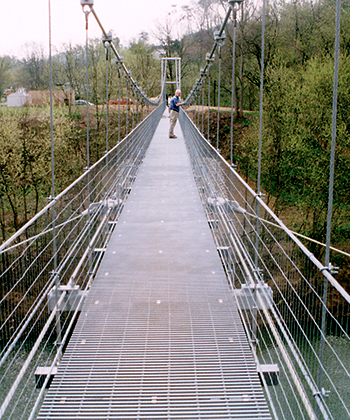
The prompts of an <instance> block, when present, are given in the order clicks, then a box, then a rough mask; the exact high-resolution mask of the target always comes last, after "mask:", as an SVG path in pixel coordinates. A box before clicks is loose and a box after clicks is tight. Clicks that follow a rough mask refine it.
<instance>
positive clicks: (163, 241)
mask: <svg viewBox="0 0 350 420" xmlns="http://www.w3.org/2000/svg"><path fill="white" fill-rule="evenodd" d="M165 115H166V114H165ZM176 130H177V135H178V137H179V138H178V139H176V140H170V139H169V138H168V135H167V133H168V119H166V118H162V120H161V121H160V124H159V126H158V128H157V131H156V133H155V136H154V138H153V140H152V142H151V145H150V147H149V150H148V151H147V155H146V158H145V160H144V163H143V165H142V166H141V168H140V170H139V173H138V176H137V180H136V181H135V184H134V186H133V188H132V190H131V193H130V196H129V198H128V200H127V202H126V205H125V208H124V210H123V212H122V215H121V217H120V219H119V222H118V224H117V226H116V228H115V230H114V232H113V235H112V238H111V241H110V243H109V245H108V248H107V251H106V253H105V256H104V258H103V261H102V264H101V267H100V269H99V271H98V273H97V277H96V279H95V281H94V283H93V285H92V288H91V290H90V292H89V295H88V297H87V300H86V302H85V304H84V306H83V309H82V312H81V315H80V318H79V321H78V324H77V326H76V329H75V331H74V333H73V336H72V338H71V340H70V343H69V345H68V347H67V350H66V352H65V354H64V357H63V360H62V362H61V364H60V366H59V369H58V373H57V374H56V376H55V378H54V381H53V382H52V384H51V387H50V390H49V391H48V393H47V394H46V397H45V401H44V404H43V406H42V408H41V410H40V414H39V416H38V418H39V419H73V418H78V419H152V420H153V419H186V420H190V419H270V418H271V417H270V414H269V411H268V407H267V404H266V401H265V398H264V394H263V391H262V387H261V385H260V381H259V377H258V374H257V372H256V366H255V364H254V360H253V357H252V354H251V351H250V347H249V345H248V342H247V339H246V336H245V333H244V330H243V327H242V324H241V321H240V318H239V315H238V311H237V309H236V306H235V303H234V300H233V298H232V295H231V293H230V290H229V287H228V284H227V281H226V278H225V274H224V272H223V268H222V265H221V262H220V259H219V256H218V253H217V250H216V248H215V244H214V241H213V238H212V235H211V232H210V228H209V226H208V222H207V220H206V217H205V214H204V211H203V207H202V204H201V202H200V198H199V194H198V192H197V188H196V185H195V182H194V179H193V175H192V171H191V167H190V162H189V157H188V155H187V151H186V147H185V144H184V141H183V137H182V135H181V133H180V126H179V125H177V127H176Z"/></svg>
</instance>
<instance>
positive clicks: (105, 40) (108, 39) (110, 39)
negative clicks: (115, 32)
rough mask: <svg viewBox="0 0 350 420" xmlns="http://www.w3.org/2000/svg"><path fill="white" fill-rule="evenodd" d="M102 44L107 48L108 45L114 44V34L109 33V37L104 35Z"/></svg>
mask: <svg viewBox="0 0 350 420" xmlns="http://www.w3.org/2000/svg"><path fill="white" fill-rule="evenodd" d="M102 42H103V44H104V45H105V46H106V43H108V44H110V43H111V42H112V32H111V31H109V32H108V34H107V36H105V35H104V34H102Z"/></svg>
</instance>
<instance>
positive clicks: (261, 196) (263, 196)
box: [254, 192, 266, 200]
mask: <svg viewBox="0 0 350 420" xmlns="http://www.w3.org/2000/svg"><path fill="white" fill-rule="evenodd" d="M257 197H260V198H261V199H262V200H265V197H266V194H265V193H262V192H259V193H257V194H256V195H255V196H254V198H257Z"/></svg>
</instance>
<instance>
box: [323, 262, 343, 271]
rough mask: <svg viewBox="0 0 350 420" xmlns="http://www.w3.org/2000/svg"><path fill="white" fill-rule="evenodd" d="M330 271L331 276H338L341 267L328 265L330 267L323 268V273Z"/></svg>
mask: <svg viewBox="0 0 350 420" xmlns="http://www.w3.org/2000/svg"><path fill="white" fill-rule="evenodd" d="M323 271H328V272H329V273H330V274H338V272H339V267H334V266H333V265H332V264H331V263H329V264H328V267H327V266H325V267H322V268H321V272H323Z"/></svg>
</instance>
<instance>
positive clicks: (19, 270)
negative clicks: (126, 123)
mask: <svg viewBox="0 0 350 420" xmlns="http://www.w3.org/2000/svg"><path fill="white" fill-rule="evenodd" d="M164 108H165V105H164V104H162V105H160V106H159V107H158V108H156V109H155V110H154V111H153V112H152V113H151V114H150V115H148V116H147V117H146V118H145V120H144V121H143V122H141V123H140V124H139V125H138V126H137V127H136V128H135V129H133V131H132V132H131V133H130V134H129V135H128V136H127V137H125V138H124V140H122V141H121V142H120V143H119V144H117V145H116V146H115V147H114V148H113V149H111V150H110V151H109V152H108V153H107V154H106V155H105V156H104V157H103V158H102V159H101V160H99V161H98V162H97V163H96V164H94V165H93V166H92V167H91V168H90V169H89V170H87V171H86V172H85V173H84V174H83V175H82V176H81V177H80V178H78V179H77V180H76V181H75V182H74V183H73V184H71V185H70V186H69V187H68V188H67V189H66V190H65V191H63V192H62V193H61V194H59V195H58V196H57V197H55V199H54V200H51V202H50V203H49V205H48V206H46V207H45V208H44V209H43V210H42V211H41V212H40V213H38V214H37V215H36V216H35V217H34V218H33V219H32V220H31V221H30V222H29V223H27V224H26V225H25V226H24V227H23V228H22V229H21V230H20V231H18V232H17V233H16V234H15V235H14V236H13V237H12V238H10V239H9V240H8V241H6V242H5V243H4V244H3V245H2V246H1V247H0V267H1V268H0V269H1V275H0V287H1V294H0V405H1V407H0V418H14V419H16V420H17V419H22V418H34V417H35V413H36V410H37V408H38V406H39V403H40V400H41V399H42V396H43V395H44V393H45V388H46V386H47V385H48V384H49V382H50V380H51V379H52V375H53V374H54V373H55V370H56V368H57V365H58V364H59V361H60V358H61V356H62V353H63V352H64V349H65V346H66V344H67V342H68V339H69V336H70V334H71V332H72V329H73V327H74V325H75V322H76V320H77V317H78V316H79V311H80V308H81V305H82V302H83V300H84V297H85V295H86V293H87V291H88V290H89V287H90V284H91V282H92V281H93V278H94V274H95V272H96V270H97V268H98V266H99V262H100V260H101V258H102V256H103V252H104V249H105V247H106V245H107V243H108V239H109V237H110V235H111V233H112V231H113V227H114V226H115V224H116V223H117V221H118V216H119V214H120V212H121V210H122V207H123V203H124V202H125V200H126V199H127V197H128V194H129V192H130V189H131V187H132V184H133V182H134V180H135V177H136V173H137V170H138V167H139V166H140V164H141V163H142V160H143V158H144V155H145V152H146V150H147V147H148V145H149V143H150V141H151V139H152V136H153V133H154V131H155V129H156V127H157V125H158V122H159V120H160V118H161V115H162V113H163V111H164Z"/></svg>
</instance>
